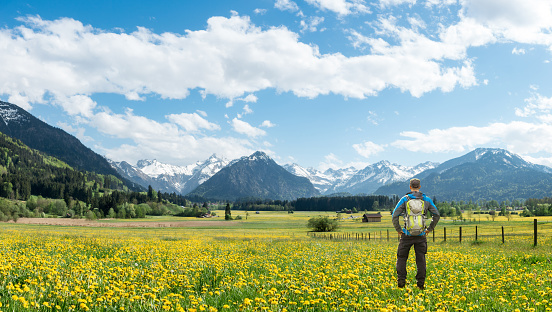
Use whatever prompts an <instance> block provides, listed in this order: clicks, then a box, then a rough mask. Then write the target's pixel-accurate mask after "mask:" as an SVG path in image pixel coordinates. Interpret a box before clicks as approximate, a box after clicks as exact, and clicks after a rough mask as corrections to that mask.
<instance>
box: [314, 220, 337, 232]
mask: <svg viewBox="0 0 552 312" xmlns="http://www.w3.org/2000/svg"><path fill="white" fill-rule="evenodd" d="M307 227H309V228H311V229H312V230H313V231H314V232H332V231H335V230H336V229H337V228H338V227H339V224H338V223H337V220H335V219H330V218H328V217H316V218H310V219H309V221H308V222H307Z"/></svg>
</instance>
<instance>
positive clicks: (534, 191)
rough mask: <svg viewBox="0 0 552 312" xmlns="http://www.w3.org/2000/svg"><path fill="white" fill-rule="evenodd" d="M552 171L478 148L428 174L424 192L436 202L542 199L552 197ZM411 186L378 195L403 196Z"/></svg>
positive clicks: (396, 185)
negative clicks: (551, 172)
mask: <svg viewBox="0 0 552 312" xmlns="http://www.w3.org/2000/svg"><path fill="white" fill-rule="evenodd" d="M550 170H551V169H550V168H548V167H545V166H540V165H535V164H532V163H529V162H527V161H525V160H523V159H522V158H521V157H519V156H518V155H515V154H513V153H510V152H508V151H506V150H503V149H496V148H478V149H476V150H474V151H472V152H470V153H468V154H466V155H464V156H461V157H458V158H454V159H451V160H449V161H446V162H444V163H443V164H441V165H440V166H438V167H436V168H434V169H429V170H426V171H424V172H422V173H420V174H418V175H417V176H416V177H419V178H420V179H421V180H422V192H424V193H426V194H428V195H429V196H432V197H433V196H435V197H436V198H437V200H444V201H452V200H454V201H459V200H464V201H468V200H473V201H477V200H480V199H483V200H493V199H494V200H498V201H501V200H506V199H508V200H514V199H527V198H542V197H545V196H550V194H551V193H552V174H550ZM406 192H408V182H398V183H392V184H389V185H386V186H382V187H380V188H379V189H378V190H377V191H376V192H375V194H378V195H403V194H405V193H406Z"/></svg>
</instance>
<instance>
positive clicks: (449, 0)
mask: <svg viewBox="0 0 552 312" xmlns="http://www.w3.org/2000/svg"><path fill="white" fill-rule="evenodd" d="M457 2H458V0H426V2H425V6H426V7H428V8H431V7H434V6H436V7H444V6H449V5H453V4H456V3H457Z"/></svg>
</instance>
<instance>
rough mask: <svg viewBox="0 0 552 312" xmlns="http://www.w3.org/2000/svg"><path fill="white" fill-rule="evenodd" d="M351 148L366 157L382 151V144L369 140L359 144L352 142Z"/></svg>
mask: <svg viewBox="0 0 552 312" xmlns="http://www.w3.org/2000/svg"><path fill="white" fill-rule="evenodd" d="M353 148H354V149H355V151H356V152H357V153H358V154H359V155H360V156H362V157H366V158H369V157H370V156H373V155H376V154H378V153H380V152H383V151H384V148H383V146H381V145H378V144H376V143H374V142H370V141H367V142H364V143H360V144H353Z"/></svg>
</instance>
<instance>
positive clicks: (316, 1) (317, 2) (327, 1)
mask: <svg viewBox="0 0 552 312" xmlns="http://www.w3.org/2000/svg"><path fill="white" fill-rule="evenodd" d="M306 1H307V3H309V4H311V5H313V6H315V7H317V8H320V9H322V10H326V11H331V12H334V13H337V14H338V15H341V16H344V15H349V14H354V13H369V12H370V10H369V9H368V7H367V6H366V3H365V1H363V0H353V1H346V0H306Z"/></svg>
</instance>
